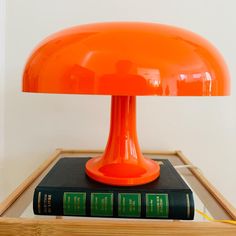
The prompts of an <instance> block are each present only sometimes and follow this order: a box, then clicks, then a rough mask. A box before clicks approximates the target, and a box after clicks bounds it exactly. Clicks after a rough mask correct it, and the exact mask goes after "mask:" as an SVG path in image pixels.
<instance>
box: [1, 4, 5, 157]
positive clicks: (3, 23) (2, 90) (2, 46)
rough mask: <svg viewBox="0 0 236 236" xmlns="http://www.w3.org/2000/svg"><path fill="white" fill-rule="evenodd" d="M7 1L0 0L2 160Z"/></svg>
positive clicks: (2, 150) (2, 153) (2, 146)
mask: <svg viewBox="0 0 236 236" xmlns="http://www.w3.org/2000/svg"><path fill="white" fill-rule="evenodd" d="M5 18H6V9H5V1H4V0H0V160H2V159H3V156H4V140H5V139H4V105H5V103H4V91H5V90H4V81H5Z"/></svg>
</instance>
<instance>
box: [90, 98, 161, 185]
mask: <svg viewBox="0 0 236 236" xmlns="http://www.w3.org/2000/svg"><path fill="white" fill-rule="evenodd" d="M86 173H87V175H88V176H90V177H91V178H93V179H95V180H96V181H99V182H102V183H106V184H110V185H122V186H129V185H140V184H145V183H148V182H151V181H153V180H155V179H156V178H157V177H158V176H159V175H160V166H159V164H158V163H157V162H155V161H152V160H150V159H148V158H144V157H143V155H142V152H141V150H140V147H139V144H138V138H137V133H136V97H134V96H112V105H111V126H110V134H109V139H108V142H107V146H106V149H105V152H104V154H103V155H102V156H101V157H96V158H92V159H90V160H89V161H88V162H87V164H86Z"/></svg>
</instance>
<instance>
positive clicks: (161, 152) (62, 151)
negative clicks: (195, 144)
mask: <svg viewBox="0 0 236 236" xmlns="http://www.w3.org/2000/svg"><path fill="white" fill-rule="evenodd" d="M60 150H61V154H65V153H102V152H103V150H102V149H94V150H89V149H87V150H86V149H84V150H80V149H62V148H61V149H60ZM142 152H143V153H144V154H147V155H176V154H177V151H161V150H160V151H154V150H143V151H142Z"/></svg>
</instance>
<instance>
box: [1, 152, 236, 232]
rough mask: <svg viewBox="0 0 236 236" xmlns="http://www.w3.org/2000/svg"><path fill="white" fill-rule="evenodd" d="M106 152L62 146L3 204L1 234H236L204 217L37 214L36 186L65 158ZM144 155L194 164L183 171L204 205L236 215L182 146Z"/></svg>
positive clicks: (226, 215) (219, 216) (228, 216)
mask: <svg viewBox="0 0 236 236" xmlns="http://www.w3.org/2000/svg"><path fill="white" fill-rule="evenodd" d="M100 153H101V151H99V150H64V149H57V150H56V151H55V152H54V153H53V154H52V155H51V156H50V157H49V158H48V159H47V160H46V161H45V162H44V163H43V164H42V165H40V166H39V167H38V168H37V169H36V170H35V171H34V172H33V173H32V174H31V175H30V176H29V177H28V178H27V179H26V180H25V181H23V183H22V184H20V185H19V186H18V187H17V188H16V189H15V190H14V191H13V192H12V193H11V194H10V195H9V196H8V197H7V198H6V199H5V200H4V201H3V202H2V203H1V204H0V235H24V236H26V235H35V236H36V235H117V234H121V235H142V236H143V235H208V236H209V235H222V234H224V235H234V236H235V235H236V226H234V225H231V224H226V223H218V222H207V221H204V219H202V220H194V221H183V220H182V221H179V220H150V219H114V218H102V219H101V218H89V217H53V216H35V215H33V213H32V209H31V208H32V207H31V206H30V204H32V196H33V191H34V188H35V187H36V186H37V184H38V183H39V182H40V180H41V179H42V178H43V177H44V176H45V175H46V173H47V172H48V171H49V170H50V168H51V167H52V166H53V165H54V164H55V162H56V161H57V160H58V159H59V158H61V157H68V156H70V157H71V156H76V157H79V156H96V155H99V154H100ZM144 154H145V156H148V157H151V158H163V159H169V160H170V161H171V162H172V164H173V165H188V168H181V169H178V171H179V173H180V174H181V175H182V176H183V178H184V179H185V180H186V181H187V183H188V184H189V186H190V187H191V188H192V190H193V192H194V194H195V195H196V196H197V197H198V198H199V199H200V200H201V202H202V203H203V206H204V208H205V209H207V211H208V212H209V213H210V214H211V215H212V216H213V217H214V218H216V219H231V220H236V213H235V209H234V208H233V207H232V206H231V204H230V203H229V202H227V201H226V200H225V199H224V197H223V196H222V195H221V194H220V193H219V191H217V190H216V188H215V187H213V185H212V184H211V183H210V182H209V181H208V180H207V179H206V178H205V177H204V176H203V175H202V173H201V172H200V171H199V170H198V169H197V168H194V166H193V165H192V163H191V162H190V161H189V160H188V159H187V158H186V157H185V156H184V155H183V153H182V152H181V151H172V152H169V151H146V152H144ZM27 208H29V209H30V210H29V212H30V213H29V214H28V215H27V217H26V216H25V214H24V212H25V209H27ZM196 214H197V213H196Z"/></svg>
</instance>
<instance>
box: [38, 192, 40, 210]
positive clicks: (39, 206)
mask: <svg viewBox="0 0 236 236" xmlns="http://www.w3.org/2000/svg"><path fill="white" fill-rule="evenodd" d="M38 213H39V214H40V213H41V192H38Z"/></svg>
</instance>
